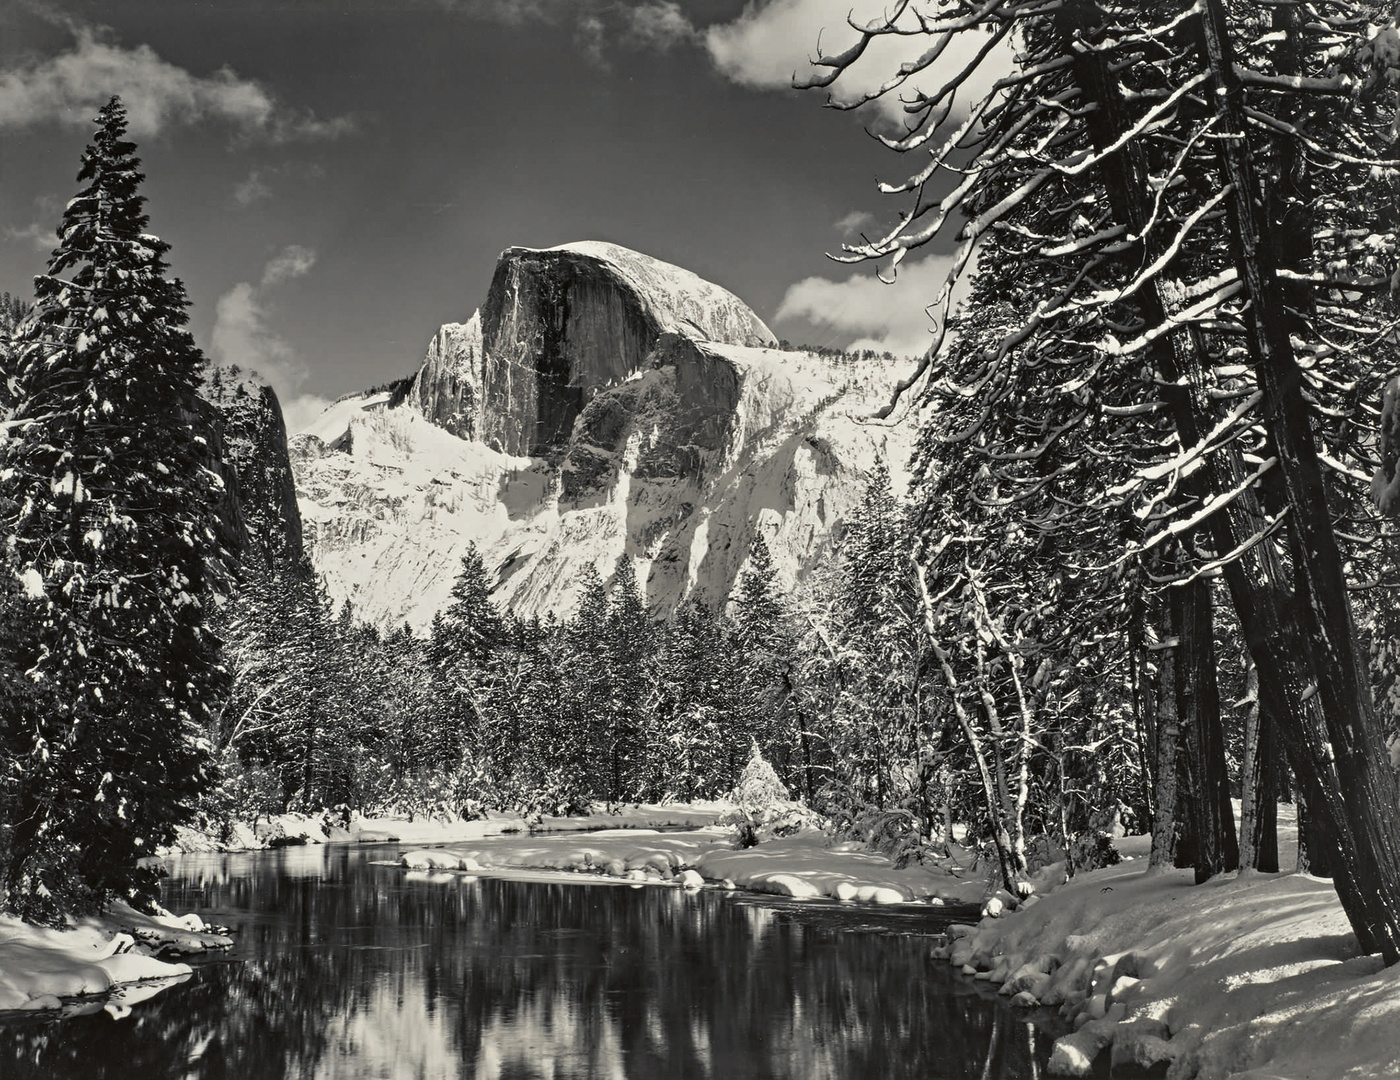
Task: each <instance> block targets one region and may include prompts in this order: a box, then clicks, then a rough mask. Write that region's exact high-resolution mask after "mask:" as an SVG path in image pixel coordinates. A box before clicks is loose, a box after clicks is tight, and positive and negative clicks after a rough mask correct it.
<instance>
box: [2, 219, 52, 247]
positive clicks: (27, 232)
mask: <svg viewBox="0 0 1400 1080" xmlns="http://www.w3.org/2000/svg"><path fill="white" fill-rule="evenodd" d="M5 239H6V240H12V241H15V242H18V243H25V244H28V245H29V246H30V247H31V248H33V249H34V250H35V251H42V252H43V253H44V254H45V255H47V254H48V253H49V252H51V251H53V249H54V248H56V247H58V236H57V234H56V233H55V231H54V228H53V226H52V225H40V224H39V223H38V222H37V221H35V222H31V223H30V224H28V225H26V226H25V227H24V228H22V229H15V228H6V229H5Z"/></svg>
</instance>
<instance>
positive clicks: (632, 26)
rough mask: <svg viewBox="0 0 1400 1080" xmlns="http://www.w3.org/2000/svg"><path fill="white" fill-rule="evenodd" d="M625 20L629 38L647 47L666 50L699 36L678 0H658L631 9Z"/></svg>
mask: <svg viewBox="0 0 1400 1080" xmlns="http://www.w3.org/2000/svg"><path fill="white" fill-rule="evenodd" d="M625 21H626V23H627V40H628V41H629V42H630V43H634V44H636V45H638V46H640V47H642V48H644V49H657V50H659V51H661V52H665V51H666V50H667V49H670V48H673V47H674V46H676V45H680V44H682V43H684V42H687V41H691V40H694V38H695V36H696V35H695V27H693V26H692V25H691V24H690V20H689V19H688V18H686V16H685V13H684V12H682V11H681V9H680V5H679V4H677V3H675V2H674V0H658V2H655V3H646V4H641V5H639V6H638V7H635V8H630V9H628V10H627V12H626V15H625Z"/></svg>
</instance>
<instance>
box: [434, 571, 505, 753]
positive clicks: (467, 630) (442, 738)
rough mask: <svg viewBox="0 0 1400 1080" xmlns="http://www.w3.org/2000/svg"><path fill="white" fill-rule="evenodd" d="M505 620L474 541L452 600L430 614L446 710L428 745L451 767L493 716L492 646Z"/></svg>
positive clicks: (498, 640) (501, 635) (502, 635)
mask: <svg viewBox="0 0 1400 1080" xmlns="http://www.w3.org/2000/svg"><path fill="white" fill-rule="evenodd" d="M505 636H506V635H505V624H504V622H503V620H502V618H501V614H500V612H499V611H498V610H497V609H496V605H495V604H493V603H492V602H491V581H490V578H489V576H488V575H487V572H486V563H485V561H484V560H483V559H482V557H481V553H480V552H479V551H477V549H476V545H475V544H471V545H469V546H468V548H467V550H466V553H465V554H464V555H463V556H462V568H461V570H460V571H459V572H458V574H457V580H456V582H454V583H453V586H452V597H451V602H450V603H449V604H448V606H447V607H446V608H445V609H444V610H443V611H442V612H440V613H439V614H438V616H437V617H436V618H434V620H433V635H432V640H431V643H430V644H429V649H428V652H429V656H430V658H431V660H432V663H433V670H434V672H435V677H436V679H437V681H438V685H439V688H440V691H441V694H442V697H443V700H444V701H445V702H446V703H447V706H448V708H447V710H446V715H445V716H444V717H443V722H442V725H441V727H440V730H439V731H438V732H437V733H436V738H435V739H433V740H432V743H431V746H430V748H429V752H430V757H431V759H432V762H433V763H434V764H438V765H442V766H444V767H451V766H453V765H455V764H457V762H458V761H459V760H460V758H461V756H462V754H463V753H464V752H465V751H466V750H467V749H468V748H469V747H471V746H472V745H473V744H474V743H479V741H480V740H481V739H482V738H483V737H485V738H486V741H487V742H488V743H489V742H490V741H491V739H490V737H489V736H490V733H489V732H488V731H487V730H486V729H487V727H488V726H489V725H490V724H491V720H492V713H493V708H492V703H491V697H492V692H493V684H494V681H495V677H496V670H495V668H496V663H495V660H496V657H495V654H496V650H497V649H499V648H500V647H501V646H502V644H504V641H505Z"/></svg>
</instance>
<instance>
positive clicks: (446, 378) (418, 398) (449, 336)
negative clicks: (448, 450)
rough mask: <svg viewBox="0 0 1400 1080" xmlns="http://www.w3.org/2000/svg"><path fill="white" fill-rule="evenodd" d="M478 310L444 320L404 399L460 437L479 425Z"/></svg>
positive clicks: (471, 435) (469, 435)
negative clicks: (459, 319) (463, 319)
mask: <svg viewBox="0 0 1400 1080" xmlns="http://www.w3.org/2000/svg"><path fill="white" fill-rule="evenodd" d="M481 369H482V348H481V313H480V312H473V314H472V317H471V318H470V319H469V320H467V321H466V322H464V323H447V324H446V325H445V326H443V327H442V328H441V329H439V330H438V332H437V334H436V335H434V337H433V340H432V341H430V342H429V343H428V355H427V357H426V358H425V359H424V360H423V366H422V367H421V368H419V369H418V374H416V375H415V376H414V377H413V385H412V386H411V387H410V388H409V391H408V400H409V401H410V402H411V403H412V404H413V407H414V408H416V409H417V410H418V411H419V412H421V413H422V414H423V415H424V416H426V417H427V418H428V419H429V420H431V421H432V422H433V423H435V424H437V425H438V426H439V427H441V428H443V429H444V430H446V431H450V432H452V434H453V435H456V436H458V437H459V438H463V439H474V438H476V437H477V434H478V433H479V431H480V426H481V419H480V418H481V382H482V370H481Z"/></svg>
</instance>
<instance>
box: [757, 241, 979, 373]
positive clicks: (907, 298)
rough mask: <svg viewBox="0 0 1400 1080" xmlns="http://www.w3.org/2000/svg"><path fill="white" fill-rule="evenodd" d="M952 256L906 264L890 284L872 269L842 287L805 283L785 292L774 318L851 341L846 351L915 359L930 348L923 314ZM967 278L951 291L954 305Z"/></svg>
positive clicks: (833, 283)
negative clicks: (802, 322)
mask: <svg viewBox="0 0 1400 1080" xmlns="http://www.w3.org/2000/svg"><path fill="white" fill-rule="evenodd" d="M952 263H953V256H952V255H927V256H925V257H924V258H922V259H919V260H914V259H909V260H906V261H905V262H904V263H903V264H902V265H901V266H900V268H899V274H898V276H897V277H896V279H895V281H894V284H892V285H887V284H885V283H884V282H882V281H881V280H880V279H879V278H877V277H876V276H875V274H874V272H873V269H874V268H873V267H867V268H865V269H863V270H859V271H857V272H855V273H854V274H852V275H851V276H850V277H849V278H847V279H846V280H845V281H833V280H831V279H830V278H820V277H809V278H806V279H804V280H802V281H799V282H797V283H796V284H795V285H790V286H788V291H787V293H786V294H785V295H784V296H783V300H782V303H781V304H779V305H778V311H777V316H776V318H777V319H778V320H779V321H781V320H783V319H805V320H807V321H808V322H810V323H812V324H814V325H816V326H820V327H825V328H827V329H829V330H831V331H833V332H834V333H835V334H836V335H838V336H841V337H851V338H852V339H853V340H852V341H851V344H850V345H849V346H848V348H851V349H873V350H875V351H876V352H891V353H894V354H895V355H896V356H921V355H923V353H924V351H925V350H926V349H927V348H928V347H929V346H930V345H931V344H932V343H933V335H932V333H931V331H932V330H933V329H934V323H933V320H932V319H931V318H930V317H929V312H928V311H926V310H925V309H926V308H927V307H928V305H930V304H932V303H934V301H936V300H937V299H938V296H939V294H940V293H941V292H942V291H943V285H944V282H945V281H946V279H947V276H948V270H949V268H950V267H951V266H952ZM969 281H970V272H969V273H965V274H964V275H963V277H962V278H961V279H960V280H959V284H958V286H957V287H955V288H954V292H953V295H954V299H955V301H956V300H960V299H961V298H962V297H963V296H965V295H966V292H967V283H968V282H969Z"/></svg>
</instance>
